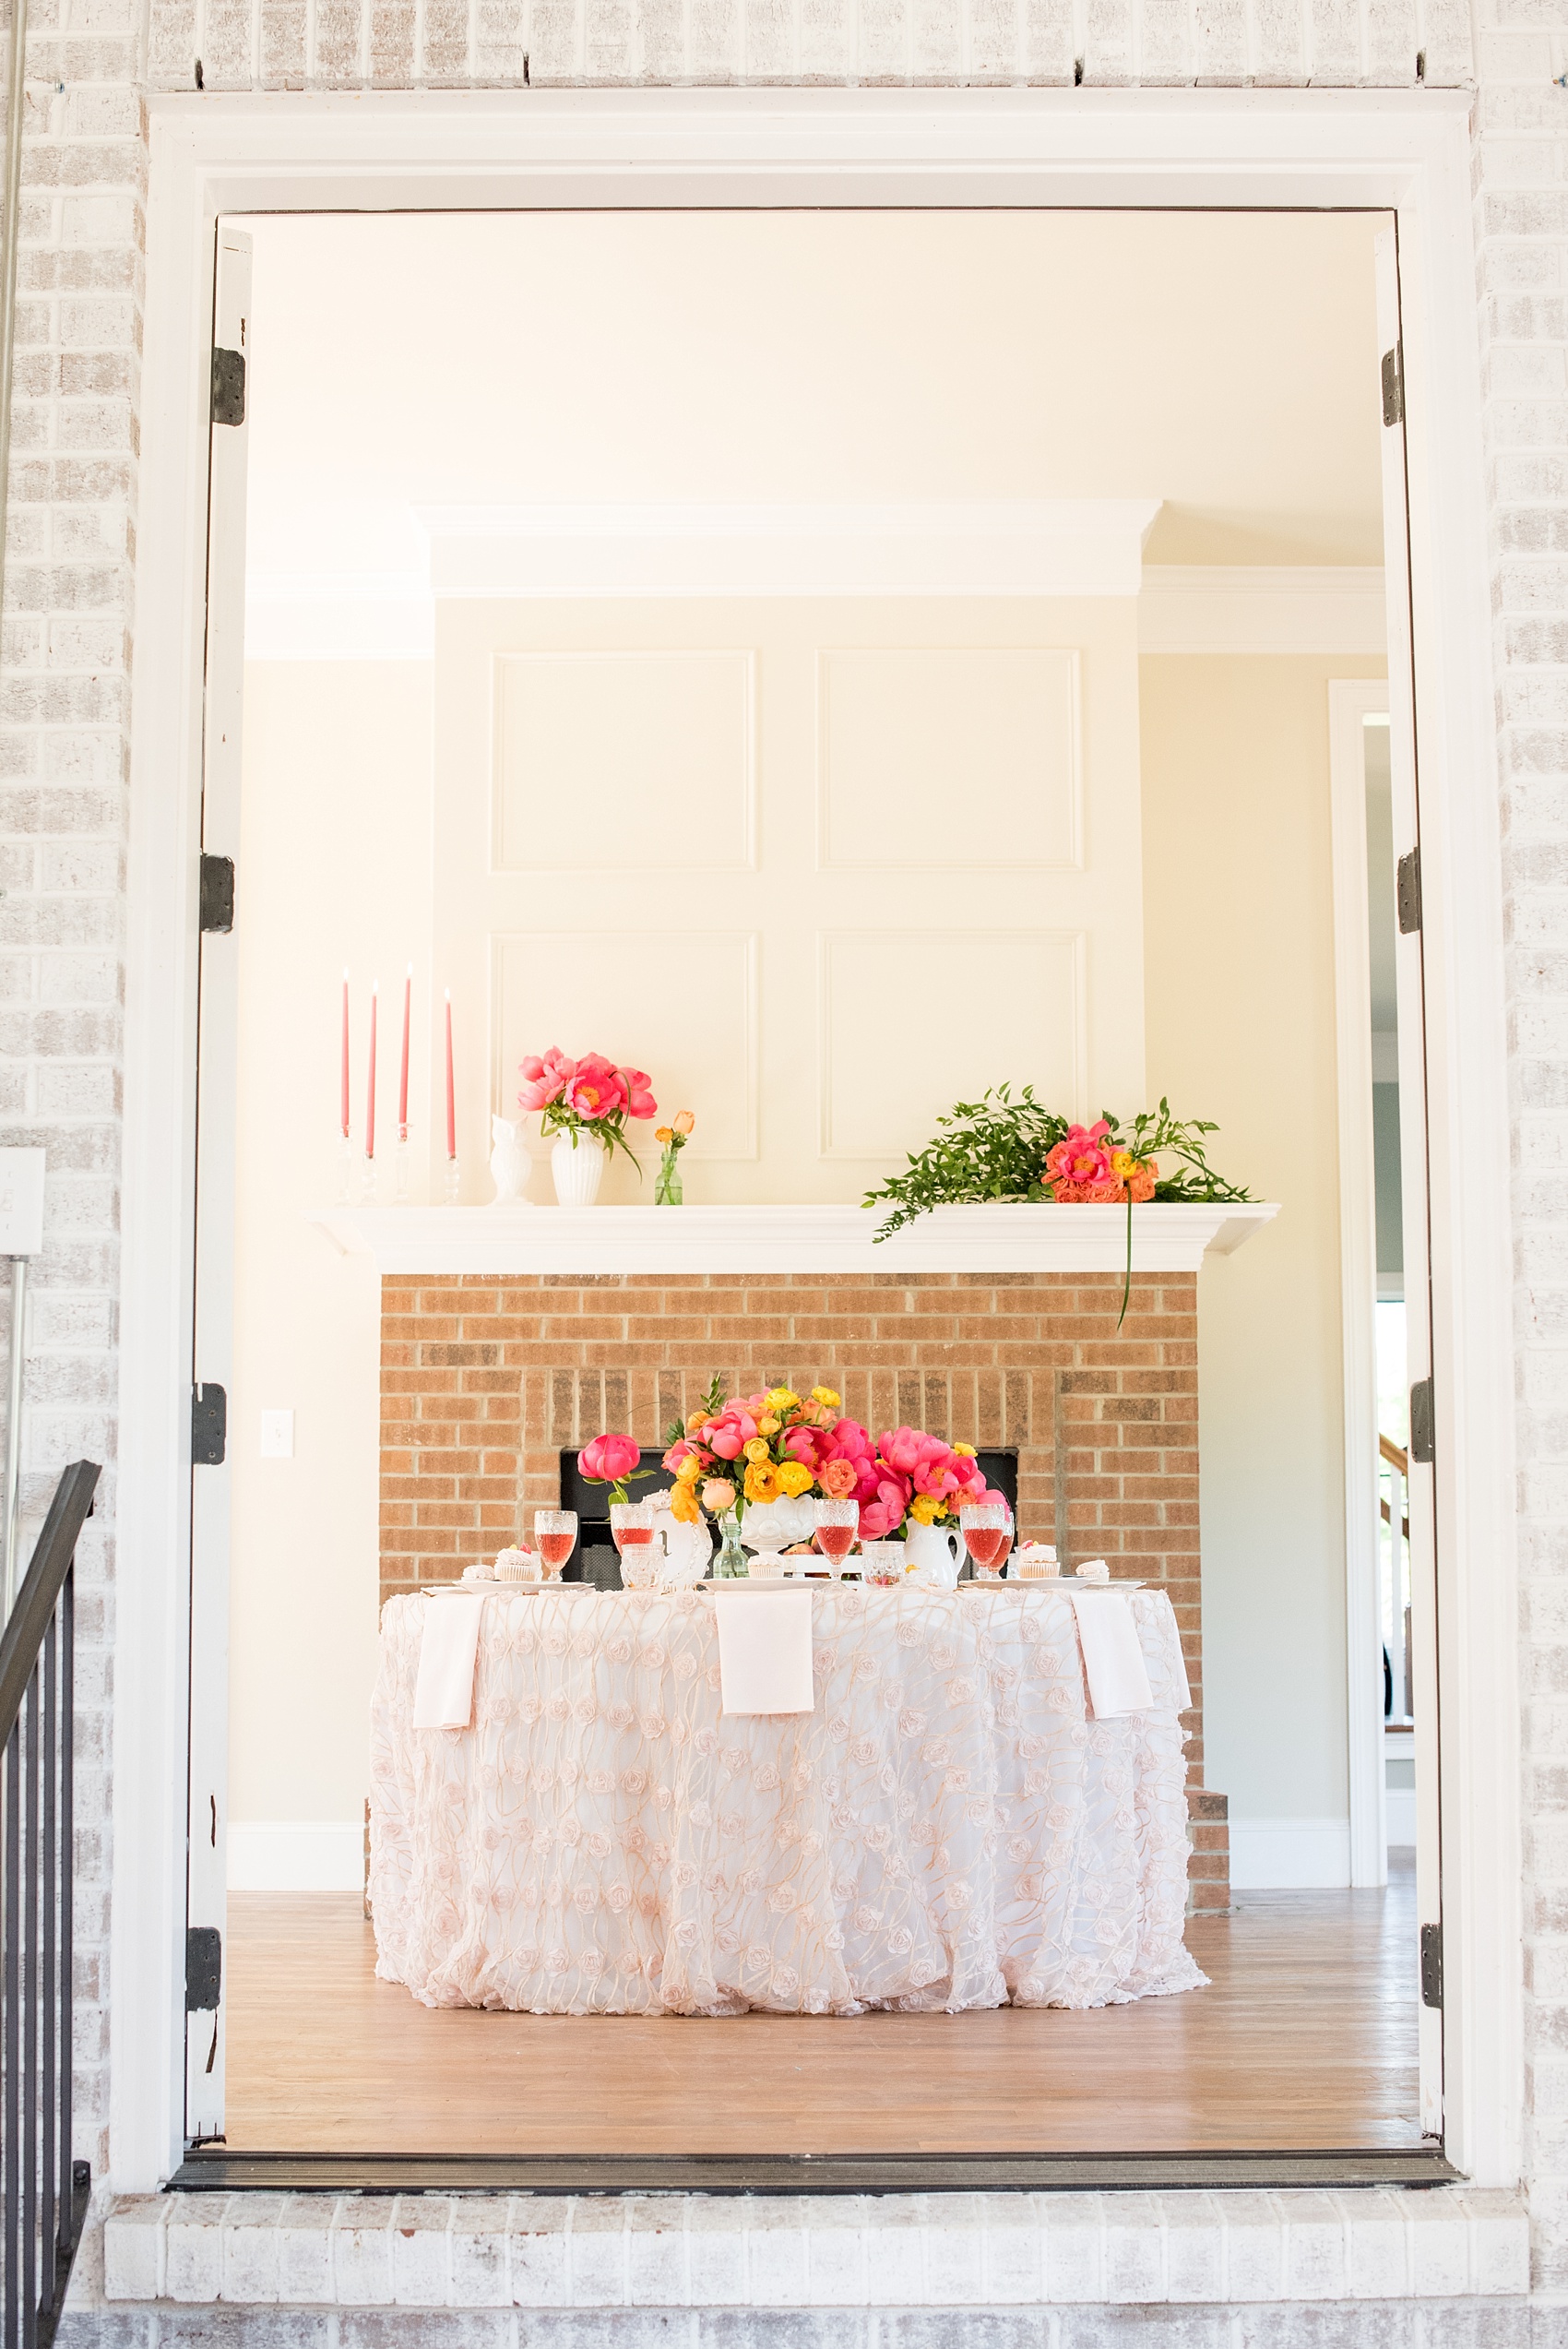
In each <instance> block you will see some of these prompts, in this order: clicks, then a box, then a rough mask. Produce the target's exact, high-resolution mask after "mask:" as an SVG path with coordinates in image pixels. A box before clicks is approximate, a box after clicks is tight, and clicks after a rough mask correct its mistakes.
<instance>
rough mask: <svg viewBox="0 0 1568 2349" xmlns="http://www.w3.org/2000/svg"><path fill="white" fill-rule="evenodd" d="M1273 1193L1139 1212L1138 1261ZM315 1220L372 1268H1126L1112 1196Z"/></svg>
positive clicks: (1205, 1238)
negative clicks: (896, 1213) (915, 1216)
mask: <svg viewBox="0 0 1568 2349" xmlns="http://www.w3.org/2000/svg"><path fill="white" fill-rule="evenodd" d="M1278 1212H1279V1209H1278V1207H1277V1204H1275V1203H1273V1202H1271V1201H1261V1202H1258V1203H1256V1204H1251V1203H1249V1204H1247V1205H1245V1206H1234V1207H1177V1206H1153V1205H1150V1206H1146V1207H1138V1208H1134V1210H1133V1270H1134V1271H1135V1272H1196V1271H1197V1270H1199V1268H1200V1267H1201V1265H1202V1263H1203V1261H1204V1258H1205V1257H1206V1256H1208V1255H1215V1256H1230V1255H1232V1254H1233V1253H1234V1252H1235V1250H1236V1249H1237V1248H1239V1247H1240V1246H1241V1244H1242V1242H1243V1241H1245V1240H1249V1239H1251V1237H1252V1235H1253V1233H1254V1232H1256V1231H1259V1230H1260V1229H1261V1228H1262V1226H1263V1225H1264V1224H1265V1223H1267V1222H1271V1221H1272V1220H1273V1218H1274V1217H1275V1216H1276V1215H1277V1214H1278ZM309 1221H310V1222H313V1223H314V1224H315V1225H316V1226H317V1227H318V1228H319V1229H320V1230H321V1231H322V1232H324V1233H325V1234H326V1235H327V1238H328V1239H329V1240H330V1241H331V1242H332V1244H333V1246H335V1247H336V1248H338V1249H339V1251H340V1253H341V1254H343V1255H345V1256H371V1257H374V1259H375V1265H376V1270H378V1271H379V1272H384V1273H391V1274H407V1273H418V1272H426V1273H431V1274H445V1275H446V1276H448V1277H451V1276H460V1275H464V1274H471V1275H479V1276H481V1277H483V1276H488V1275H497V1276H501V1275H505V1274H507V1273H513V1274H530V1273H574V1272H579V1273H591V1272H642V1273H659V1272H671V1273H694V1272H695V1273H703V1272H722V1273H736V1272H741V1273H745V1272H754V1273H762V1274H766V1273H802V1274H807V1273H813V1272H860V1273H873V1272H1120V1271H1121V1270H1122V1268H1123V1265H1124V1264H1125V1262H1126V1260H1127V1258H1126V1251H1127V1217H1126V1210H1124V1209H1123V1208H1119V1207H1082V1206H1076V1207H1055V1206H1051V1205H1049V1204H1042V1205H1040V1206H1039V1207H1036V1206H1034V1205H1033V1204H1032V1203H1031V1202H1029V1201H1024V1200H1020V1201H1018V1202H1016V1203H1014V1204H1010V1205H998V1206H984V1207H941V1208H937V1209H935V1210H932V1213H931V1214H929V1215H922V1216H921V1218H920V1220H919V1221H918V1222H914V1223H910V1224H906V1225H905V1227H904V1229H903V1230H902V1231H900V1232H896V1233H895V1234H893V1236H892V1237H891V1238H890V1239H887V1240H882V1241H878V1240H876V1239H875V1238H874V1236H873V1235H874V1234H875V1232H876V1230H877V1226H878V1224H879V1223H880V1222H881V1221H882V1217H881V1216H880V1215H879V1214H878V1213H877V1212H875V1211H874V1210H871V1209H868V1208H861V1207H815V1206H811V1207H591V1208H584V1209H577V1210H567V1209H564V1208H559V1207H531V1206H515V1205H514V1206H510V1207H493V1208H491V1207H360V1208H350V1207H340V1208H327V1209H321V1210H316V1211H315V1212H314V1213H313V1214H312V1215H311V1216H310V1218H309Z"/></svg>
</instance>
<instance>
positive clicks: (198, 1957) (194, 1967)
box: [185, 1925, 223, 2015]
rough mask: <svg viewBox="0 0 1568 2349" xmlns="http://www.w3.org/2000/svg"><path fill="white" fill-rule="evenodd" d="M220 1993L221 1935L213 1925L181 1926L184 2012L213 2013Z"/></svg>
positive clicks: (221, 1983)
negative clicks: (183, 1931)
mask: <svg viewBox="0 0 1568 2349" xmlns="http://www.w3.org/2000/svg"><path fill="white" fill-rule="evenodd" d="M222 1996H223V1936H222V1935H221V1934H220V1932H219V1930H218V1927H217V1926H215V1925H191V1926H186V1928H185V2012H186V2013H187V2014H188V2015H206V2014H211V2013H213V2012H214V2011H215V2010H216V2009H217V2007H218V2005H219V2003H220V2000H221V1998H222Z"/></svg>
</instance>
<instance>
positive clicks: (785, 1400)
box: [763, 1387, 801, 1411]
mask: <svg viewBox="0 0 1568 2349" xmlns="http://www.w3.org/2000/svg"><path fill="white" fill-rule="evenodd" d="M763 1401H765V1402H766V1403H768V1404H770V1405H771V1407H772V1408H773V1410H775V1411H790V1410H795V1411H799V1409H800V1407H801V1399H800V1397H799V1395H797V1394H796V1393H795V1391H794V1389H792V1388H790V1387H770V1388H769V1389H768V1390H767V1392H766V1395H765V1396H764V1397H763Z"/></svg>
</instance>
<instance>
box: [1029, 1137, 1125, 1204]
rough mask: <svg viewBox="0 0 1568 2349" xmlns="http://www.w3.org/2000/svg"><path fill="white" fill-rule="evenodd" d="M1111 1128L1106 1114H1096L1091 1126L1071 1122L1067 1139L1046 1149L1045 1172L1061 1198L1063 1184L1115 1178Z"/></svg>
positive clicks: (1073, 1184)
mask: <svg viewBox="0 0 1568 2349" xmlns="http://www.w3.org/2000/svg"><path fill="white" fill-rule="evenodd" d="M1110 1132H1111V1127H1110V1126H1109V1124H1108V1123H1107V1121H1106V1120H1105V1119H1104V1118H1103V1117H1097V1118H1096V1119H1095V1122H1094V1124H1093V1125H1092V1126H1069V1127H1068V1128H1067V1133H1066V1137H1065V1139H1063V1140H1062V1141H1060V1142H1058V1143H1057V1145H1056V1147H1055V1149H1054V1150H1052V1151H1048V1152H1047V1153H1046V1161H1045V1172H1046V1174H1047V1175H1048V1176H1049V1177H1050V1180H1051V1187H1052V1189H1053V1190H1055V1192H1056V1196H1057V1198H1061V1196H1062V1192H1061V1188H1060V1187H1059V1186H1061V1185H1063V1184H1069V1185H1072V1186H1074V1187H1077V1186H1080V1185H1082V1184H1086V1183H1111V1182H1114V1181H1115V1179H1116V1177H1115V1175H1114V1174H1113V1172H1112V1170H1111V1151H1110V1149H1109V1147H1108V1137H1109V1135H1110Z"/></svg>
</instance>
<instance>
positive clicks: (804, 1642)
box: [713, 1591, 815, 1712]
mask: <svg viewBox="0 0 1568 2349" xmlns="http://www.w3.org/2000/svg"><path fill="white" fill-rule="evenodd" d="M713 1604H714V1606H715V1608H716V1610H717V1613H718V1617H719V1691H720V1697H721V1701H722V1705H723V1710H724V1711H726V1712H810V1711H811V1710H812V1707H813V1705H814V1702H815V1699H814V1695H813V1692H812V1594H811V1592H809V1591H769V1592H766V1593H765V1594H764V1595H763V1596H761V1597H758V1598H752V1597H750V1596H747V1597H745V1598H738V1597H732V1596H729V1595H726V1596H725V1597H723V1598H719V1599H715V1601H714V1603H713Z"/></svg>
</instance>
